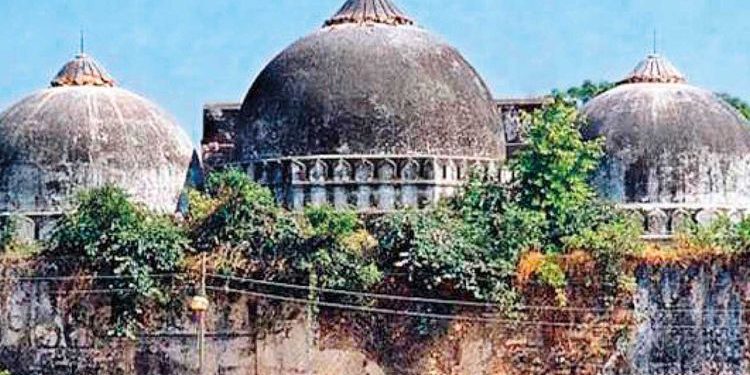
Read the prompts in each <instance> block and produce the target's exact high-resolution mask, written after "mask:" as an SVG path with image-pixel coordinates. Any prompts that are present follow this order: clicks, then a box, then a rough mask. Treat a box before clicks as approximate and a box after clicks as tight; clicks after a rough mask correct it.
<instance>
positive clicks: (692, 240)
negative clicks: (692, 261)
mask: <svg viewBox="0 0 750 375" xmlns="http://www.w3.org/2000/svg"><path fill="white" fill-rule="evenodd" d="M677 242H678V245H679V246H682V247H686V248H696V249H705V250H713V251H718V252H721V253H725V254H740V253H746V252H747V251H748V250H750V219H744V220H741V221H739V222H733V221H732V220H731V219H730V218H729V217H728V216H727V215H720V216H719V217H717V218H716V219H714V220H713V221H711V222H709V223H707V224H699V223H696V222H694V221H688V222H686V223H685V224H684V225H683V226H682V227H681V228H677Z"/></svg>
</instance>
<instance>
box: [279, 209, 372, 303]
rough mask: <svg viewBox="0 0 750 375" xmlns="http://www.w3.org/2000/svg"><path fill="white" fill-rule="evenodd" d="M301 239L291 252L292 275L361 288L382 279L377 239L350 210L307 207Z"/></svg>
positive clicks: (326, 284)
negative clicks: (377, 255) (293, 272)
mask: <svg viewBox="0 0 750 375" xmlns="http://www.w3.org/2000/svg"><path fill="white" fill-rule="evenodd" d="M300 220H302V222H303V223H302V226H303V228H306V230H305V231H304V232H303V233H304V234H303V240H302V241H301V242H300V245H299V246H298V247H297V248H296V249H295V251H294V253H293V254H290V255H291V256H292V257H293V260H294V262H293V265H294V267H295V272H296V275H293V276H292V278H300V277H304V278H307V279H308V280H310V277H311V276H313V278H314V280H315V281H316V284H317V285H318V286H321V287H324V288H339V289H347V290H364V289H367V288H370V287H372V286H373V285H375V284H377V283H378V282H380V281H381V279H382V273H381V272H380V270H379V268H378V265H377V259H376V256H375V255H376V253H375V249H376V247H377V241H376V240H375V239H374V238H373V237H372V236H371V235H370V234H369V233H368V232H367V231H366V230H365V229H364V227H363V225H362V223H361V222H360V220H359V217H358V216H357V214H356V213H355V212H353V211H337V210H335V209H333V208H331V207H329V206H322V207H309V208H307V209H305V211H304V213H303V215H302V217H301V218H300Z"/></svg>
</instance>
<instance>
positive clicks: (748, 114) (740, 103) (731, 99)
mask: <svg viewBox="0 0 750 375" xmlns="http://www.w3.org/2000/svg"><path fill="white" fill-rule="evenodd" d="M716 95H717V96H718V97H720V98H721V99H723V100H724V101H726V102H727V103H729V105H731V106H732V107H734V108H735V109H736V110H738V111H739V112H740V113H741V114H742V116H743V117H745V119H746V120H750V104H748V103H747V102H746V101H744V100H742V99H740V98H738V97H736V96H732V95H729V94H727V93H719V94H716Z"/></svg>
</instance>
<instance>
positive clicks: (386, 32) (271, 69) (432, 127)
mask: <svg viewBox="0 0 750 375" xmlns="http://www.w3.org/2000/svg"><path fill="white" fill-rule="evenodd" d="M242 116H243V119H244V120H243V125H242V126H240V128H239V129H238V132H237V133H238V134H237V152H238V155H236V158H237V159H239V160H241V161H247V160H257V159H265V158H274V157H281V156H307V155H340V154H349V155H356V154H364V155H373V154H402V155H403V154H407V155H408V154H426V155H440V156H463V157H487V158H493V159H502V158H504V156H505V151H504V144H503V143H504V141H503V139H502V135H500V134H501V132H498V131H496V129H498V128H499V117H498V116H497V114H496V112H495V109H494V106H493V104H492V100H491V95H490V92H489V90H488V89H487V87H486V85H485V84H484V82H483V81H482V79H481V78H480V77H479V76H478V74H477V73H476V71H475V70H474V69H473V68H472V67H471V65H469V64H468V63H467V62H466V60H465V59H464V58H463V57H462V56H461V54H460V53H459V52H458V51H456V50H455V49H454V48H453V47H451V46H450V45H448V44H446V43H444V42H443V41H441V40H440V39H438V38H437V37H435V36H433V35H431V34H429V33H428V32H426V31H424V30H423V29H421V28H418V27H416V26H414V25H413V22H412V20H411V19H410V18H409V17H408V16H406V15H405V14H404V13H402V12H401V11H400V10H399V9H398V8H396V7H395V6H394V5H393V4H391V3H390V1H388V0H349V1H348V2H347V3H346V4H345V5H344V6H343V8H342V9H341V10H340V11H339V12H338V13H337V14H336V15H334V16H333V17H332V18H330V19H329V20H328V21H326V22H325V25H324V27H323V28H322V29H320V30H318V31H316V32H314V33H312V34H311V35H309V36H307V37H305V38H302V39H301V40H299V41H297V42H296V43H294V44H292V45H291V46H290V47H288V48H287V49H286V50H284V51H283V52H282V53H281V54H280V55H278V56H277V57H276V58H275V59H274V60H273V61H272V62H271V63H270V64H269V65H268V66H267V67H266V68H265V69H264V70H263V72H262V73H261V74H260V76H259V77H258V78H257V80H256V81H255V83H254V84H253V85H252V87H251V88H250V91H249V92H248V94H247V97H246V98H245V101H244V103H243V106H242Z"/></svg>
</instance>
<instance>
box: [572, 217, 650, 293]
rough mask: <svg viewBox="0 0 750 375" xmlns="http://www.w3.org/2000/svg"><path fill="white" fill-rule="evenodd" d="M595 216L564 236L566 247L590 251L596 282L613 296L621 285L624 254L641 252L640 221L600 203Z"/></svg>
mask: <svg viewBox="0 0 750 375" xmlns="http://www.w3.org/2000/svg"><path fill="white" fill-rule="evenodd" d="M599 210H601V211H602V214H600V215H599V220H598V221H596V222H592V223H591V226H590V227H589V228H584V229H583V230H581V231H580V232H579V233H576V234H574V235H572V236H570V237H567V238H565V239H564V243H565V247H566V249H567V251H569V252H571V251H575V250H584V251H586V252H588V253H590V254H591V255H592V257H593V259H594V260H595V262H596V265H597V271H598V272H597V274H596V275H592V276H598V278H599V283H600V284H601V286H602V289H603V290H604V291H605V295H607V296H609V297H613V296H614V295H615V294H616V292H617V291H618V290H619V289H623V287H624V286H625V285H624V284H623V282H624V281H625V279H624V273H625V270H624V266H625V261H626V258H627V257H628V256H630V255H637V254H639V253H641V252H642V251H643V250H644V248H645V245H644V243H643V242H642V241H641V239H640V236H641V234H642V230H643V229H642V227H641V225H640V223H639V222H638V221H637V220H636V219H634V218H632V217H630V216H628V215H627V214H626V213H624V212H621V211H618V210H617V209H616V208H615V207H612V206H609V205H604V204H602V205H601V206H600V208H599Z"/></svg>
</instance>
